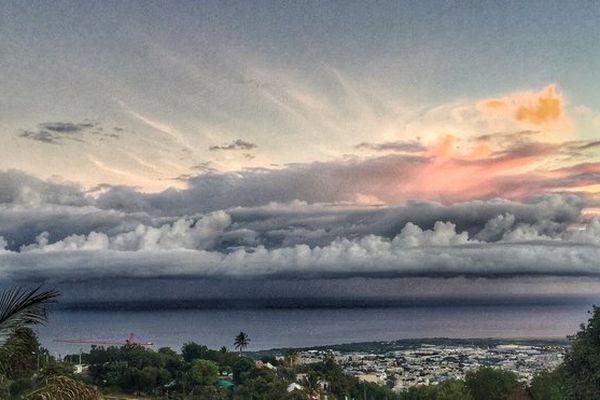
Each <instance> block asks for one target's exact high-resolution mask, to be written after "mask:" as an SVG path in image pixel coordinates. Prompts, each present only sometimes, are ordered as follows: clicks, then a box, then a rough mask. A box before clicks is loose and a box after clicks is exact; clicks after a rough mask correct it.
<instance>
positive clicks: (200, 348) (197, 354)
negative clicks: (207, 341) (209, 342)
mask: <svg viewBox="0 0 600 400" xmlns="http://www.w3.org/2000/svg"><path fill="white" fill-rule="evenodd" d="M206 353H208V347H206V346H204V345H202V344H198V343H194V342H189V343H186V344H184V345H183V347H182V348H181V355H182V356H183V361H185V362H192V361H193V360H195V359H197V358H202V359H205V358H206Z"/></svg>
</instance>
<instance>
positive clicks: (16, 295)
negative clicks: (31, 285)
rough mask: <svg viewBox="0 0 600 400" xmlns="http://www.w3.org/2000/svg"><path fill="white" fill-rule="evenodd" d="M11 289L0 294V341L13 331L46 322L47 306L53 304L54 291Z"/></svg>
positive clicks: (55, 293) (54, 299) (55, 292)
mask: <svg viewBox="0 0 600 400" xmlns="http://www.w3.org/2000/svg"><path fill="white" fill-rule="evenodd" d="M40 289H41V288H40V287H37V288H35V289H33V290H26V289H23V288H19V287H16V288H12V289H8V290H5V291H3V292H2V293H0V341H2V339H3V338H4V337H6V336H7V335H8V334H10V332H12V331H14V330H15V329H18V328H22V327H25V326H27V325H35V324H43V323H44V322H46V320H47V318H48V315H47V306H48V304H50V303H54V302H55V301H56V298H57V297H58V295H59V293H58V292H57V291H56V290H40Z"/></svg>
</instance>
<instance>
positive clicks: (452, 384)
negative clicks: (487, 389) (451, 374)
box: [435, 379, 473, 400]
mask: <svg viewBox="0 0 600 400" xmlns="http://www.w3.org/2000/svg"><path fill="white" fill-rule="evenodd" d="M435 388H436V391H437V397H436V400H472V399H473V396H471V392H470V391H469V389H468V388H467V385H465V382H464V381H461V380H458V379H449V380H447V381H444V382H442V383H440V384H439V385H437V386H436V387H435Z"/></svg>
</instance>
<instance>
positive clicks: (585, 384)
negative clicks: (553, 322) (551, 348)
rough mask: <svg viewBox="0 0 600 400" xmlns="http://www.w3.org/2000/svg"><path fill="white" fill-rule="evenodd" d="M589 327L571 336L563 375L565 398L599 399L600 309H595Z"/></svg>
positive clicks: (582, 328)
mask: <svg viewBox="0 0 600 400" xmlns="http://www.w3.org/2000/svg"><path fill="white" fill-rule="evenodd" d="M591 315H592V316H591V318H590V319H589V320H588V322H587V325H584V324H582V325H581V328H580V331H579V332H577V334H576V335H575V336H573V337H571V349H570V350H569V351H568V352H567V354H566V355H565V360H564V362H563V367H562V372H563V379H564V385H565V392H566V393H565V398H567V399H577V400H588V399H590V400H591V399H599V398H600V308H599V307H597V306H594V307H593V309H592V312H591Z"/></svg>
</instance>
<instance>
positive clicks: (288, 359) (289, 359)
mask: <svg viewBox="0 0 600 400" xmlns="http://www.w3.org/2000/svg"><path fill="white" fill-rule="evenodd" d="M299 358H300V354H299V353H298V351H297V350H295V349H288V350H287V351H286V352H285V355H284V362H285V364H286V365H287V366H288V368H294V367H295V366H296V364H297V363H298V359H299Z"/></svg>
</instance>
